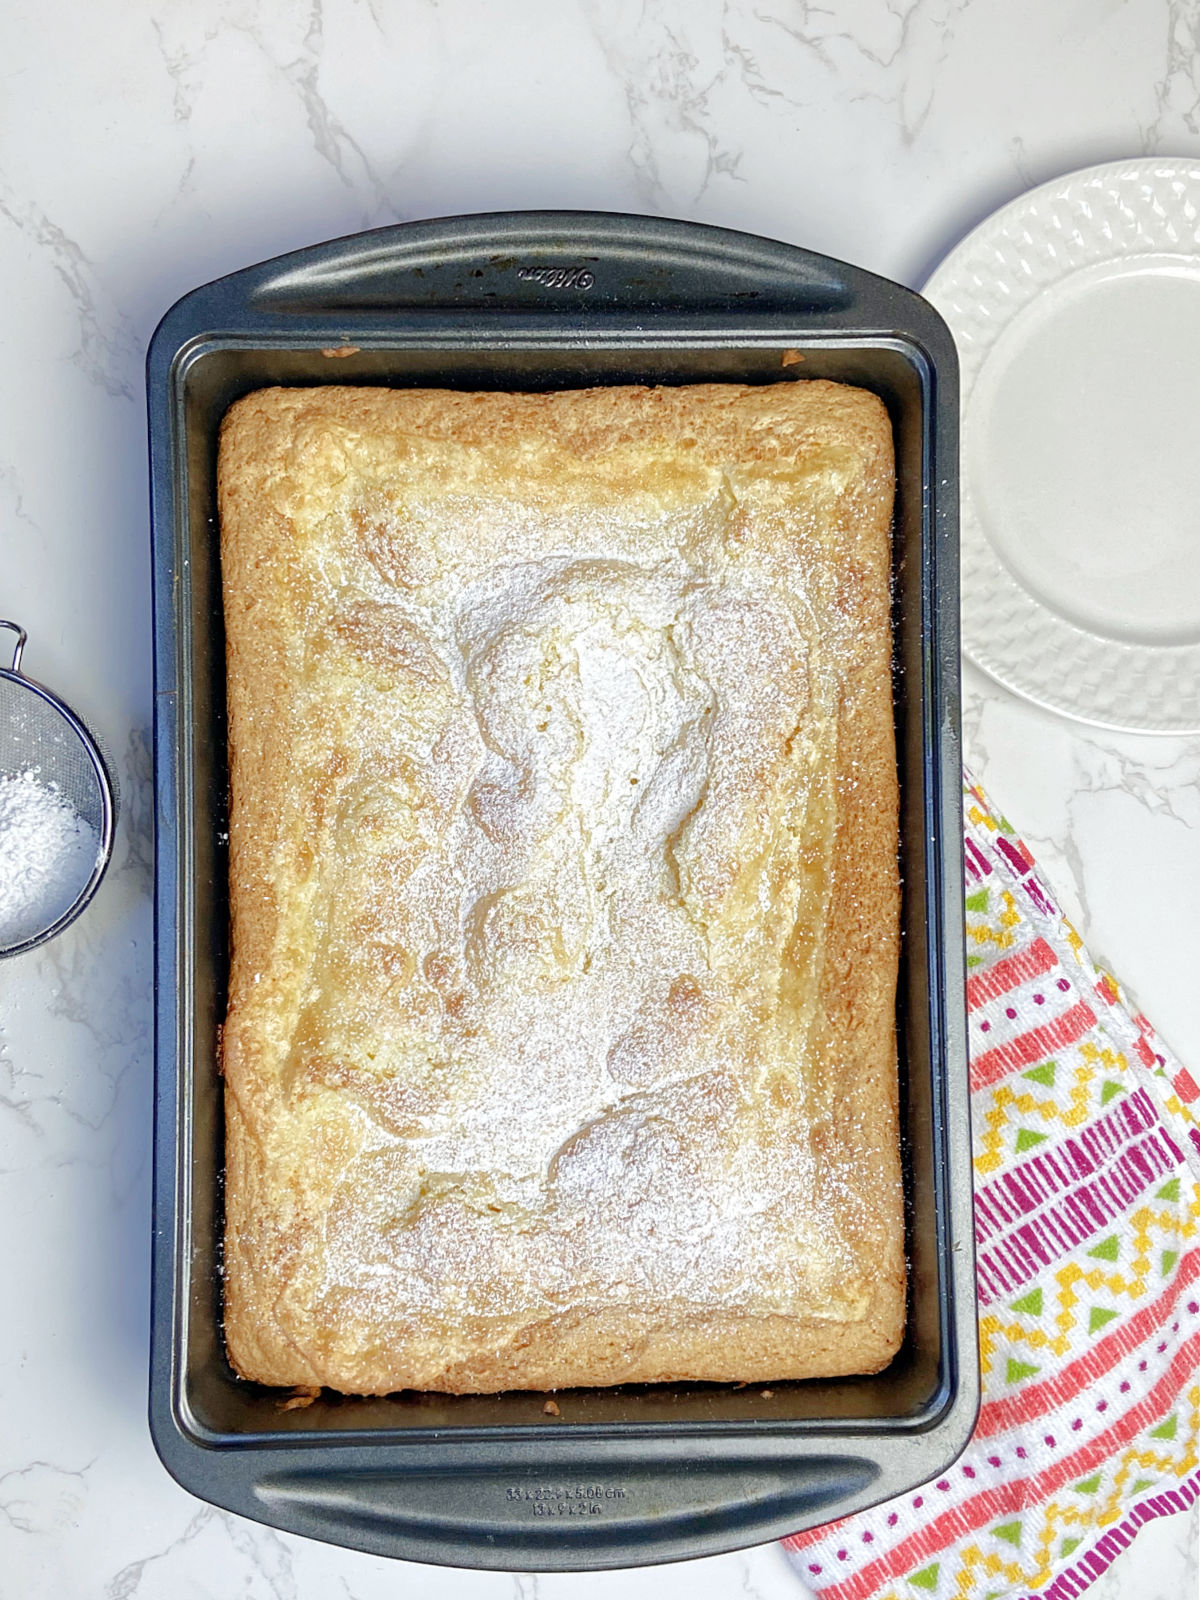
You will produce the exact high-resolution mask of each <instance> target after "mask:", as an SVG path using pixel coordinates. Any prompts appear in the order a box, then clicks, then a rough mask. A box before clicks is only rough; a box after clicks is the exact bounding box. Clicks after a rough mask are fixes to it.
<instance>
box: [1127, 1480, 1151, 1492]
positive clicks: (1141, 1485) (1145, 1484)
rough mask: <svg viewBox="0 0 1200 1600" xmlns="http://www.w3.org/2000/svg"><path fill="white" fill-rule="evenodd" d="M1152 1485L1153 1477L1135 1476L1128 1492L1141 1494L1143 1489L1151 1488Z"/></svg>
mask: <svg viewBox="0 0 1200 1600" xmlns="http://www.w3.org/2000/svg"><path fill="white" fill-rule="evenodd" d="M1153 1487H1154V1479H1153V1478H1135V1479H1134V1482H1133V1487H1132V1488H1131V1489H1130V1491H1129V1492H1130V1494H1141V1492H1142V1490H1143V1489H1153Z"/></svg>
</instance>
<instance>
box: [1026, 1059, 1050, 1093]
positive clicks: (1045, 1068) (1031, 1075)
mask: <svg viewBox="0 0 1200 1600" xmlns="http://www.w3.org/2000/svg"><path fill="white" fill-rule="evenodd" d="M1057 1066H1058V1062H1057V1061H1043V1062H1042V1064H1041V1066H1040V1067H1030V1069H1029V1071H1028V1072H1023V1073H1022V1074H1021V1076H1022V1077H1023V1078H1028V1079H1029V1081H1030V1082H1031V1083H1044V1084H1045V1085H1046V1087H1047V1089H1052V1088H1053V1087H1054V1072H1055V1069H1056V1068H1057Z"/></svg>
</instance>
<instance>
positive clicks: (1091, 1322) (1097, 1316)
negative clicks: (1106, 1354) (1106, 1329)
mask: <svg viewBox="0 0 1200 1600" xmlns="http://www.w3.org/2000/svg"><path fill="white" fill-rule="evenodd" d="M1119 1315H1120V1313H1119V1312H1117V1311H1108V1310H1106V1309H1105V1308H1104V1306H1093V1307H1092V1309H1091V1310H1090V1311H1089V1312H1088V1332H1089V1333H1095V1332H1096V1331H1097V1329H1098V1328H1102V1327H1103V1326H1104V1324H1105V1323H1106V1322H1111V1321H1112V1319H1113V1318H1114V1317H1116V1316H1119Z"/></svg>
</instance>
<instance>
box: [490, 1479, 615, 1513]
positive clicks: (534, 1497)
mask: <svg viewBox="0 0 1200 1600" xmlns="http://www.w3.org/2000/svg"><path fill="white" fill-rule="evenodd" d="M625 1498H626V1494H625V1490H624V1489H623V1488H621V1486H620V1484H616V1483H510V1484H509V1486H508V1491H507V1494H506V1499H508V1500H509V1501H511V1502H517V1501H519V1502H521V1503H522V1504H524V1505H528V1507H529V1510H530V1512H531V1514H532V1515H533V1516H535V1517H601V1516H603V1515H604V1512H605V1509H606V1508H607V1507H608V1506H609V1505H611V1503H612V1502H613V1501H614V1500H624V1499H625Z"/></svg>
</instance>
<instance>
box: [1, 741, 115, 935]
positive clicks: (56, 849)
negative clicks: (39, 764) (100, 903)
mask: <svg viewBox="0 0 1200 1600" xmlns="http://www.w3.org/2000/svg"><path fill="white" fill-rule="evenodd" d="M99 855H100V840H99V837H98V836H97V834H96V830H95V829H94V828H92V827H91V826H90V825H89V824H88V823H87V822H85V821H84V819H83V818H82V817H81V816H80V815H79V813H78V812H77V811H76V810H75V808H74V807H73V806H72V805H71V804H70V802H69V801H68V800H67V799H66V798H65V797H64V796H63V794H62V793H61V791H60V790H59V788H58V786H57V784H45V783H42V782H40V781H39V779H38V777H37V775H36V774H35V773H33V772H22V773H20V774H18V775H16V776H4V777H0V948H5V947H9V946H12V945H18V944H23V943H24V942H25V940H26V939H31V938H33V937H34V936H35V935H36V934H38V933H41V932H42V930H43V929H45V928H48V927H50V925H51V924H52V923H54V922H57V920H58V919H59V917H61V916H62V914H63V913H64V912H65V911H67V910H69V909H70V907H71V906H72V905H73V904H74V902H75V900H76V899H77V897H78V895H79V893H80V891H81V890H82V889H83V887H84V885H85V884H86V883H87V881H88V879H89V878H90V877H91V875H92V873H93V871H94V870H95V866H96V862H97V860H98V858H99Z"/></svg>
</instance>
